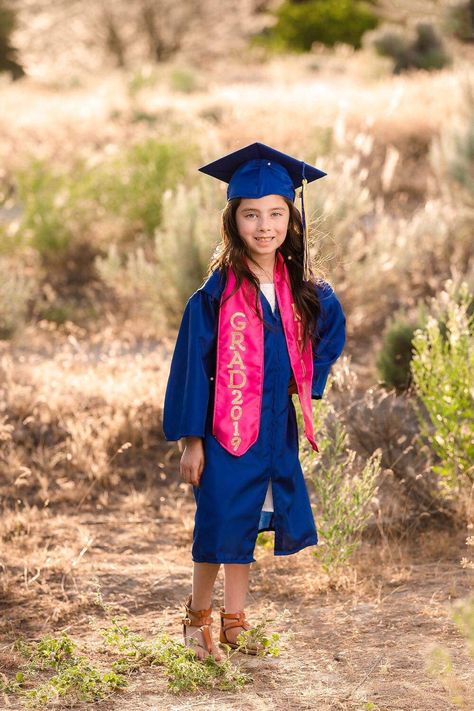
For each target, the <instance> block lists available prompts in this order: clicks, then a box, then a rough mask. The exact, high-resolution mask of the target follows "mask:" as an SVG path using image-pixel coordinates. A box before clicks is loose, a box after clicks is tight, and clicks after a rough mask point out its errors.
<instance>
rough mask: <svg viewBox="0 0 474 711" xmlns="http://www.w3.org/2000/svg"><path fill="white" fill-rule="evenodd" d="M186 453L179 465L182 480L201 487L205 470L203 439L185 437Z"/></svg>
mask: <svg viewBox="0 0 474 711" xmlns="http://www.w3.org/2000/svg"><path fill="white" fill-rule="evenodd" d="M184 441H185V447H184V452H183V454H182V456H181V461H180V463H179V472H180V474H181V478H182V479H183V481H185V482H186V483H187V484H192V485H193V486H199V482H200V481H201V475H202V472H203V469H204V446H203V443H202V439H201V437H185V440H184Z"/></svg>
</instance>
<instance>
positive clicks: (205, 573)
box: [186, 563, 222, 661]
mask: <svg viewBox="0 0 474 711" xmlns="http://www.w3.org/2000/svg"><path fill="white" fill-rule="evenodd" d="M219 568H220V565H218V564H214V563H194V566H193V589H192V595H191V603H190V607H191V610H207V609H208V608H209V607H211V599H212V591H213V589H214V583H215V581H216V577H217V573H218V572H219ZM190 617H191V619H193V616H192V614H190ZM190 638H194V639H196V642H197V644H198V645H200V646H196V645H194V647H193V648H194V650H195V652H196V654H197V656H198V658H199V659H204V658H205V657H207V656H208V654H207V652H206V649H205V647H206V645H205V641H204V638H203V635H202V632H201V631H200V630H199V628H198V627H194V626H188V627H186V639H190ZM212 655H213V657H214V658H215V660H216V661H219V660H220V659H222V656H221V654H220V652H219V648H218V647H217V646H216V645H215V644H214V642H213V645H212Z"/></svg>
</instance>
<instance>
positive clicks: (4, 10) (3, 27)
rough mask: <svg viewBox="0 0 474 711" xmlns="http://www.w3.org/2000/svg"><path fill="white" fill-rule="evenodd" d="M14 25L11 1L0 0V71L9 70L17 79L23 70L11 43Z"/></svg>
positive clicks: (22, 73) (14, 18) (14, 17)
mask: <svg viewBox="0 0 474 711" xmlns="http://www.w3.org/2000/svg"><path fill="white" fill-rule="evenodd" d="M15 26H16V15H15V11H14V10H13V7H12V5H11V3H8V2H5V0H0V72H9V73H10V74H11V75H12V77H13V79H19V78H20V77H22V76H23V75H24V73H25V72H24V70H23V67H22V66H21V65H20V64H19V63H18V61H17V51H16V49H15V48H14V47H13V46H12V44H11V36H12V34H13V31H14V29H15Z"/></svg>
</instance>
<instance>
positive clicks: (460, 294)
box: [412, 282, 474, 490]
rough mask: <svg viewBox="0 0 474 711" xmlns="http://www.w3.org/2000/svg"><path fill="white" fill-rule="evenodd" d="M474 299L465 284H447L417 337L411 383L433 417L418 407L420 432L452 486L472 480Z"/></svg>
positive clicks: (443, 474) (473, 468) (446, 482)
mask: <svg viewBox="0 0 474 711" xmlns="http://www.w3.org/2000/svg"><path fill="white" fill-rule="evenodd" d="M472 302H473V296H472V295H471V294H469V291H468V288H467V285H466V284H463V285H462V286H461V287H460V288H459V289H457V288H456V287H455V286H454V285H453V283H452V282H448V283H447V285H446V290H445V291H444V292H442V293H441V294H440V295H439V297H438V299H437V300H436V299H435V300H433V304H432V313H431V314H430V316H429V317H428V320H427V323H426V326H425V327H424V329H423V330H418V331H417V332H416V333H415V337H414V340H413V347H414V351H415V354H414V357H413V360H412V374H413V381H414V384H415V388H416V392H417V394H418V396H419V397H420V400H421V402H422V403H423V405H424V408H425V410H426V413H427V415H428V418H429V422H427V421H426V418H425V417H424V416H423V412H422V411H421V409H420V410H419V413H418V414H419V419H420V424H421V429H422V433H423V435H424V436H425V437H426V438H427V440H428V441H429V443H430V446H431V448H432V449H433V451H434V452H435V453H436V455H438V457H439V460H440V463H439V464H437V465H436V466H435V467H434V470H435V471H436V472H437V473H438V474H439V475H440V476H441V481H442V483H443V484H444V486H445V487H447V488H448V489H451V490H458V489H459V488H460V487H462V486H463V485H464V484H466V483H467V482H469V483H472V482H473V481H474V332H473V330H474V316H473V314H472Z"/></svg>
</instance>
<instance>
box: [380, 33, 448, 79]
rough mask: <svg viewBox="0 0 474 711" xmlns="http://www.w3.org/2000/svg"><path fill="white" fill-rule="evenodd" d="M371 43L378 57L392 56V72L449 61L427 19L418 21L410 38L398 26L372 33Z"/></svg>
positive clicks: (428, 67) (437, 66) (429, 67)
mask: <svg viewBox="0 0 474 711" xmlns="http://www.w3.org/2000/svg"><path fill="white" fill-rule="evenodd" d="M372 44H373V46H374V47H375V49H376V51H377V52H378V53H379V54H380V55H381V56H383V57H390V58H391V59H393V62H394V66H393V71H394V72H395V74H400V73H401V72H404V71H407V70H409V69H426V70H428V71H431V70H435V69H442V68H443V67H446V66H448V65H449V64H450V63H451V58H450V56H449V55H448V53H447V52H446V50H445V48H444V43H443V40H442V38H441V36H440V35H439V34H438V32H437V30H436V29H435V28H434V27H433V25H431V24H429V23H428V22H419V23H418V24H417V25H416V27H415V36H414V37H412V38H410V37H407V36H406V35H405V33H404V32H402V30H399V29H398V28H395V29H393V30H392V29H387V28H382V29H380V30H379V31H378V32H375V33H373V35H372Z"/></svg>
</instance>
